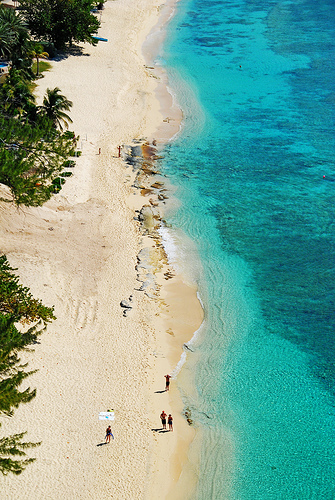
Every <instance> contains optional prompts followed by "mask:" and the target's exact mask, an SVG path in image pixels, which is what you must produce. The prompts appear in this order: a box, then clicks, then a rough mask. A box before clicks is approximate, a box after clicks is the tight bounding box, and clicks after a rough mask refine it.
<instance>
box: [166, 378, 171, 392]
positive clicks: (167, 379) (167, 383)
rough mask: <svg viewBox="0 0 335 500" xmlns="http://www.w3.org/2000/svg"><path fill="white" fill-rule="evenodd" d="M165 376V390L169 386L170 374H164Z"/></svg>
mask: <svg viewBox="0 0 335 500" xmlns="http://www.w3.org/2000/svg"><path fill="white" fill-rule="evenodd" d="M164 377H165V390H166V391H168V390H169V388H170V378H171V376H170V375H164Z"/></svg>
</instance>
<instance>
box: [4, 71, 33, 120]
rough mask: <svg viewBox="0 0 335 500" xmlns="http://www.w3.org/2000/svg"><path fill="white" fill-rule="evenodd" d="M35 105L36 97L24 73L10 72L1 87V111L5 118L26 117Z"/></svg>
mask: <svg viewBox="0 0 335 500" xmlns="http://www.w3.org/2000/svg"><path fill="white" fill-rule="evenodd" d="M34 106H36V105H35V97H34V95H33V94H32V92H31V90H30V88H29V82H28V81H27V80H26V79H25V77H24V74H23V73H22V71H19V70H17V69H15V68H11V69H10V70H9V73H8V76H7V78H6V80H5V81H4V83H3V84H2V85H1V86H0V109H1V112H2V113H3V114H4V115H5V116H12V117H24V116H25V115H26V114H27V113H28V112H29V113H31V108H32V107H34Z"/></svg>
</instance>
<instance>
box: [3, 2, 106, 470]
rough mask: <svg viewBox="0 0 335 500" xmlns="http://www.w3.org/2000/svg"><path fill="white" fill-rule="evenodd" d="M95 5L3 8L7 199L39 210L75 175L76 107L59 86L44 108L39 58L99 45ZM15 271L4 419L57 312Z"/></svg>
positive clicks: (9, 284)
mask: <svg viewBox="0 0 335 500" xmlns="http://www.w3.org/2000/svg"><path fill="white" fill-rule="evenodd" d="M97 3H98V2H93V1H92V0H70V1H67V0H66V1H64V0H33V1H30V0H21V1H20V6H21V10H20V12H19V13H17V12H16V11H14V10H12V9H7V8H5V7H4V6H3V5H0V58H1V59H3V60H5V61H7V62H8V63H9V66H10V70H9V73H8V76H7V77H6V78H5V80H4V81H2V84H0V183H1V184H2V185H5V186H7V193H10V197H8V195H7V193H6V194H5V192H4V195H3V196H4V197H3V198H1V201H4V202H8V203H13V202H14V203H15V204H16V205H18V206H19V205H26V206H39V205H41V204H43V203H44V202H45V201H47V200H48V199H49V198H50V197H51V196H52V195H53V194H54V193H57V192H59V191H60V189H61V188H62V185H63V184H64V182H65V178H66V177H68V176H70V175H71V172H69V170H68V169H69V167H73V166H74V161H73V160H72V159H71V157H72V156H74V154H75V149H76V145H77V140H78V137H76V136H75V134H74V132H71V131H69V130H64V129H67V128H68V126H69V124H70V123H72V120H71V117H70V116H69V114H68V112H69V111H70V109H71V106H72V102H71V101H70V100H68V99H67V98H66V97H65V96H64V95H62V93H61V90H60V89H59V88H58V87H56V88H54V89H47V91H46V94H45V96H44V99H43V102H42V104H41V105H38V104H37V103H36V100H35V96H34V95H33V91H32V89H33V80H34V78H36V76H38V74H39V60H40V59H41V58H47V57H48V54H50V53H51V52H50V48H51V49H52V45H51V44H54V45H55V46H56V47H57V48H62V49H63V48H64V47H66V46H67V45H69V44H70V45H71V44H72V43H73V42H79V41H87V42H89V43H92V44H95V43H96V41H95V40H94V38H93V37H92V36H93V34H94V33H96V32H97V29H98V27H99V22H98V20H97V19H96V17H95V16H94V15H93V14H92V13H91V9H92V7H93V6H95V5H96V4H97ZM34 59H35V60H36V63H37V68H36V74H34V73H33V71H32V61H33V60H34ZM5 191H6V190H5ZM14 271H15V269H12V268H11V267H10V265H9V263H8V261H7V259H6V257H5V256H4V255H0V415H7V416H12V415H13V413H14V410H15V409H16V408H17V407H18V406H19V405H20V404H24V403H28V402H29V401H31V399H33V398H34V397H35V394H36V390H35V389H31V388H30V387H28V388H25V389H22V386H21V383H22V382H23V381H26V379H27V377H29V375H31V374H32V373H34V372H33V371H29V370H27V364H26V363H22V362H21V359H20V357H19V356H20V353H21V352H23V351H26V350H28V349H29V350H31V346H32V345H33V344H34V343H36V342H37V338H38V336H39V335H40V334H41V332H42V330H43V329H44V328H45V326H46V324H47V323H48V322H50V321H52V320H53V319H55V317H54V311H53V308H49V307H46V306H44V305H43V304H42V303H41V302H40V301H39V300H37V299H35V298H34V297H33V296H32V295H31V293H30V291H29V289H28V288H26V287H24V286H22V285H21V284H20V283H19V278H18V276H16V274H15V272H14ZM24 387H26V386H24ZM0 425H1V424H0ZM24 434H25V433H24V432H23V433H18V434H14V435H12V436H4V437H0V472H2V473H3V474H7V473H10V472H11V473H14V474H20V473H21V472H22V471H23V470H24V469H25V467H26V466H27V465H28V464H29V463H30V462H32V461H33V460H34V458H29V457H27V455H26V450H27V449H29V448H32V447H35V446H38V444H39V443H29V442H25V440H24Z"/></svg>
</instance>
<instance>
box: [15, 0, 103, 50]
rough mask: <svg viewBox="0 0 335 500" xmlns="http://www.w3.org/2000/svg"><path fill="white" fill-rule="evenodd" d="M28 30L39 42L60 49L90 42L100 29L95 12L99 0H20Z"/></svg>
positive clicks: (92, 41) (93, 42) (93, 41)
mask: <svg viewBox="0 0 335 500" xmlns="http://www.w3.org/2000/svg"><path fill="white" fill-rule="evenodd" d="M19 2H20V5H21V9H22V14H23V16H24V18H25V19H26V21H27V24H28V27H29V29H30V31H31V33H32V35H34V36H35V37H36V38H37V39H39V40H48V41H49V42H52V43H54V45H55V47H56V48H58V49H63V48H64V47H65V46H66V45H67V44H72V43H73V42H89V43H91V44H93V45H94V44H95V43H96V41H95V40H94V39H93V38H92V35H94V34H95V33H96V32H97V31H98V29H99V26H100V22H99V21H98V19H97V18H96V17H95V16H94V14H92V13H91V9H92V8H93V7H94V6H95V5H96V3H97V2H96V1H95V0H66V1H64V0H19Z"/></svg>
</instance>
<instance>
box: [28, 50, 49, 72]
mask: <svg viewBox="0 0 335 500" xmlns="http://www.w3.org/2000/svg"><path fill="white" fill-rule="evenodd" d="M30 55H31V57H33V58H34V59H36V64H37V68H36V76H38V75H39V72H40V59H47V58H48V57H49V54H48V53H47V52H43V45H41V44H40V43H36V44H35V45H34V46H33V48H32V49H31V51H30Z"/></svg>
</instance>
